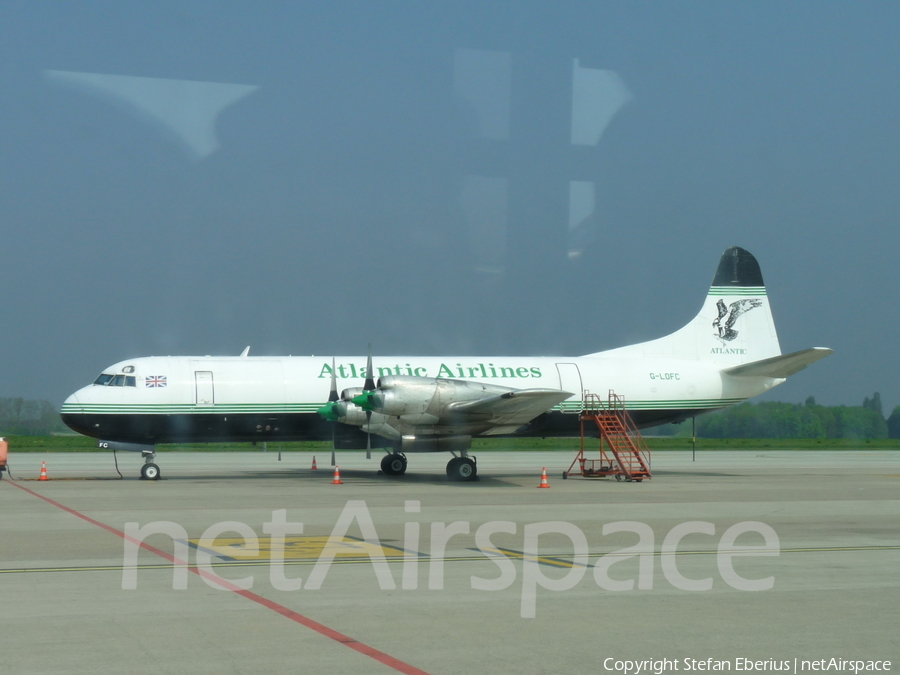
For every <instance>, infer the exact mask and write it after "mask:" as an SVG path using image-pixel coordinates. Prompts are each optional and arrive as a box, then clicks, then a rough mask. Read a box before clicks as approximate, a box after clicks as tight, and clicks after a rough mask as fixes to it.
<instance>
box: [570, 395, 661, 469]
mask: <svg viewBox="0 0 900 675" xmlns="http://www.w3.org/2000/svg"><path fill="white" fill-rule="evenodd" d="M579 419H580V420H581V450H579V452H578V454H577V455H576V456H575V459H574V460H572V464H571V465H570V466H569V470H568V471H564V472H563V476H562V477H563V478H568V477H569V476H570V475H572V469H573V468H574V467H575V465H576V464H578V466H579V472H580V473H581V475H582V476H583V477H584V478H602V477H607V476H615V477H616V480H626V481H635V482H637V483H640V482H641V481H642V480H644V479H645V478H647V479H649V478H651V477H652V476H651V474H650V449H649V448H648V447H647V444H646V443H645V442H644V439H643V438H642V437H641V434H640V432H639V431H638V430H637V427H636V426H635V425H634V422H632V420H631V417H630V416H629V415H628V412H627V411H626V410H625V399H624V398H623V397H621V396H617V395H616V394H615V393H614V392H613V391H610V392H609V398H608V400H607V401H605V402H604V401H603V400H601V398H600V397H599V396H597V395H596V394H590V393H588V392H585V393H584V409H583V410H582V411H581V415H580V418H579ZM585 424H588V425H590V424H596V425H597V429H598V430H599V431H600V458H599V459H588V458H587V457H585V455H584V441H585V438H586V435H585V428H584V425H585Z"/></svg>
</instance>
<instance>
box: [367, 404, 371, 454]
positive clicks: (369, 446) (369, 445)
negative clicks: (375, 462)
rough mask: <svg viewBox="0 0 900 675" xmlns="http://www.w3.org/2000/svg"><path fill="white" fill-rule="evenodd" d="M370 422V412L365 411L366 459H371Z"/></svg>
mask: <svg viewBox="0 0 900 675" xmlns="http://www.w3.org/2000/svg"><path fill="white" fill-rule="evenodd" d="M371 422H372V411H371V410H366V459H372V434H371V432H370V431H369V424H371Z"/></svg>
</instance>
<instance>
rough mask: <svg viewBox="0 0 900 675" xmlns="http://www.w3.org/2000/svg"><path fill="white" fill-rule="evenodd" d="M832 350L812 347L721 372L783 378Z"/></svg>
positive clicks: (743, 375)
mask: <svg viewBox="0 0 900 675" xmlns="http://www.w3.org/2000/svg"><path fill="white" fill-rule="evenodd" d="M833 353H834V350H832V349H828V348H826V347H813V348H812V349H804V350H802V351H799V352H792V353H791V354H781V355H780V356H773V357H772V358H769V359H762V360H761V361H753V362H752V363H744V364H742V365H740V366H734V367H733V368H726V369H725V370H723V371H722V372H723V373H725V374H726V375H732V376H736V377H774V378H785V377H788V376H790V375H793V374H794V373H796V372H799V371H801V370H803V369H804V368H806V366H808V365H810V364H811V363H815V362H816V361H818V360H819V359H824V358H825V357H826V356H828V355H829V354H833Z"/></svg>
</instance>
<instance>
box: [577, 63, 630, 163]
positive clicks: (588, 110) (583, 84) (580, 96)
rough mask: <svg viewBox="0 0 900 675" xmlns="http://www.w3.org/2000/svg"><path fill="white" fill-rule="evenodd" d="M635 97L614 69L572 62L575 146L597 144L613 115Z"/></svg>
mask: <svg viewBox="0 0 900 675" xmlns="http://www.w3.org/2000/svg"><path fill="white" fill-rule="evenodd" d="M631 98H632V96H631V92H630V91H628V88H627V87H626V86H625V83H624V82H622V78H620V77H619V76H618V75H617V74H616V73H615V72H613V71H612V70H598V69H596V68H582V67H581V66H580V65H579V62H578V59H575V60H574V62H573V65H572V145H597V143H598V142H599V141H600V137H601V136H602V135H603V131H604V130H605V129H606V127H607V125H608V124H609V123H610V121H612V118H613V116H614V115H615V114H616V113H617V112H618V111H619V108H621V107H622V106H623V105H625V104H626V103H628V101H630V100H631Z"/></svg>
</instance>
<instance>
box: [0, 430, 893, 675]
mask: <svg viewBox="0 0 900 675" xmlns="http://www.w3.org/2000/svg"><path fill="white" fill-rule="evenodd" d="M448 457H449V455H446V454H435V455H431V454H429V455H410V457H409V469H408V472H407V474H406V475H404V476H398V477H391V476H384V475H380V474H379V473H378V471H377V470H378V461H377V458H376V459H373V460H370V461H367V460H366V459H365V456H364V453H358V452H352V453H351V452H343V453H342V452H338V454H337V461H338V464H339V465H340V472H341V480H342V484H339V485H337V484H333V468H332V467H331V466H330V461H329V460H330V456H329V455H327V454H326V455H321V454H318V455H317V457H316V459H317V464H318V470H316V471H312V470H311V469H310V465H311V462H312V453H305V452H302V453H301V452H289V453H288V452H285V453H282V454H281V455H280V456H279V453H278V451H277V448H274V449H273V448H272V447H270V448H269V450H268V452H252V453H250V452H248V453H212V452H209V453H207V452H202V453H201V452H198V453H174V452H173V453H161V454H160V455H158V457H157V464H159V466H160V468H161V472H162V480H159V481H143V480H139V479H138V475H139V468H140V463H141V460H140V457H139V456H136V455H131V454H127V453H119V455H118V465H119V469H120V470H121V472H122V474H123V475H124V478H121V479H120V477H119V475H118V473H117V472H116V469H115V466H114V463H113V456H112V454H111V453H110V454H97V453H86V454H77V453H47V454H44V453H23V454H20V455H17V454H16V453H15V448H11V450H10V460H9V463H10V469H11V471H12V478H13V479H14V480H11V479H10V478H11V476H10V474H3V478H2V480H0V514H2V519H0V670H2V672H9V673H16V674H17V675H24V674H25V673H67V674H72V673H91V674H96V673H122V672H129V673H154V674H157V673H186V672H190V673H195V674H199V673H216V674H221V673H227V672H235V673H245V672H259V673H282V672H291V673H297V672H301V673H395V672H401V673H431V674H434V675H437V674H443V673H447V674H451V673H475V672H492V673H522V674H530V673H561V672H566V673H604V672H611V673H619V674H620V675H632V674H633V673H635V672H636V668H637V666H636V665H631V666H628V665H626V664H625V662H626V661H633V662H640V661H644V660H662V659H666V660H668V661H667V662H663V663H657V664H655V669H654V668H653V666H654V664H649V665H650V666H651V667H650V668H649V672H658V673H662V672H674V671H677V672H681V671H687V670H713V669H720V670H731V671H734V670H753V671H766V672H768V671H780V672H794V673H801V672H807V671H809V672H811V671H813V670H826V668H825V667H823V666H825V665H827V664H828V660H829V659H832V658H834V659H837V661H836V662H834V663H833V664H832V665H831V667H830V670H836V671H842V672H845V673H846V672H851V673H853V672H854V671H855V670H859V668H858V665H857V666H854V665H847V664H846V663H843V662H844V661H845V660H849V661H862V662H863V664H864V666H863V669H865V668H866V665H865V664H868V669H869V670H873V671H874V670H876V669H878V670H881V671H885V670H888V671H890V670H897V669H898V668H900V639H898V637H897V636H898V626H900V452H894V451H866V450H859V451H854V452H838V451H822V452H816V451H781V450H778V451H731V452H711V451H703V452H698V453H697V456H696V460H695V461H692V457H691V453H690V452H659V453H656V454H655V455H654V456H653V462H652V468H653V478H652V479H651V480H645V481H643V482H641V483H636V482H617V481H615V480H612V479H587V478H582V477H580V476H577V475H575V476H571V477H569V478H568V480H563V479H562V472H563V471H564V470H565V469H567V468H568V466H569V463H570V462H571V460H572V458H573V457H574V452H573V453H572V454H568V453H560V452H553V453H541V452H494V453H483V454H482V455H481V456H479V458H478V473H479V480H478V481H476V482H471V483H456V482H450V481H449V480H448V479H447V477H446V475H445V472H444V466H445V464H446V462H447V459H448ZM42 461H44V462H46V466H47V471H48V476H49V480H48V481H38V480H37V478H38V476H39V472H40V467H41V462H42ZM543 467H546V468H547V475H548V479H549V485H550V488H549V489H538V484H539V483H540V477H541V469H542V468H543ZM281 521H285V522H287V523H288V525H286V526H284V528H283V530H287V532H282V534H284V536H285V544H284V548H283V551H284V558H285V559H286V561H285V562H284V563H283V564H282V562H281V561H280V560H279V541H278V539H279V535H278V532H277V530H278V525H277V523H278V522H281ZM298 523H302V532H301V531H300V526H299V525H298ZM138 528H144V530H143V531H140V532H139V530H138ZM154 528H155V529H156V530H165V531H166V532H168V534H165V533H159V532H156V533H150V534H148V532H149V531H150V530H153V529H154ZM729 537H730V540H729ZM139 541H142V542H143V543H142V544H140V545H139V543H138V542H139ZM641 546H643V548H641ZM741 546H744V547H746V548H745V549H744V555H740V554H737V555H734V554H732V552H733V551H734V550H736V549H737V548H738V547H741ZM638 549H639V550H638ZM638 553H640V554H639V555H638ZM329 561H332V563H331V564H329ZM317 585H318V588H316V587H315V586H317ZM298 586H299V588H298ZM614 589H619V590H614ZM823 659H824V660H825V664H818V667H816V666H815V665H814V664H813V661H821V660H823ZM885 661H889V662H891V663H890V665H888V666H885V664H884V662H885ZM876 662H877V663H876ZM748 664H749V665H748ZM628 669H630V670H628ZM644 672H648V668H647V664H644V667H643V669H642V670H641V671H640V673H637V675H642V673H644Z"/></svg>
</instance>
